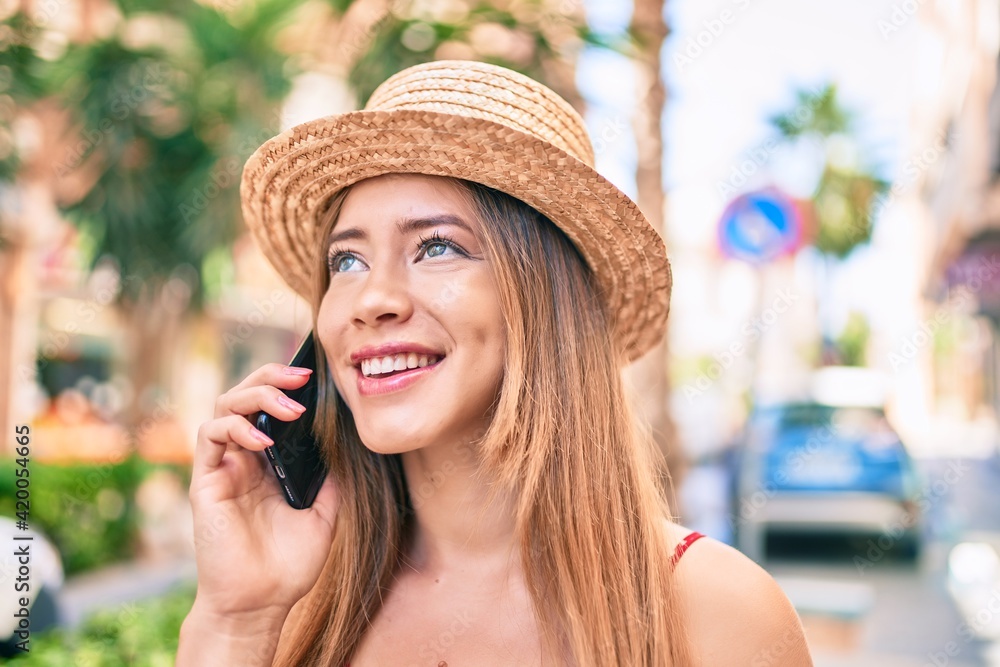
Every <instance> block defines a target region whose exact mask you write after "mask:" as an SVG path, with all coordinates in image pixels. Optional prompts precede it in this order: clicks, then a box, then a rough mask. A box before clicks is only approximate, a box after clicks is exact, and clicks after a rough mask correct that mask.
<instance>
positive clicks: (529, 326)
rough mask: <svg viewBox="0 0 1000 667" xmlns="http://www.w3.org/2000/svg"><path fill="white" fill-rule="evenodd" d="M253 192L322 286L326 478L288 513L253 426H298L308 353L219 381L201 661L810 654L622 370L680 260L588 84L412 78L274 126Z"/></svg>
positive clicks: (253, 220)
mask: <svg viewBox="0 0 1000 667" xmlns="http://www.w3.org/2000/svg"><path fill="white" fill-rule="evenodd" d="M241 192H242V196H243V206H244V216H245V218H246V220H247V223H248V225H249V226H250V229H251V230H252V232H253V234H254V236H255V238H256V240H257V242H258V243H259V244H260V247H261V248H262V250H263V251H264V253H265V254H266V255H267V256H268V258H269V259H270V260H271V262H272V263H273V264H274V266H275V267H276V268H277V269H278V271H279V272H280V273H281V274H282V276H283V277H284V278H285V280H286V281H287V282H288V283H289V284H290V285H291V286H292V287H293V288H294V289H296V291H298V292H299V293H300V294H303V295H304V296H306V298H308V299H310V300H311V302H312V303H313V304H314V332H315V335H316V339H317V345H318V348H317V349H318V350H321V351H322V354H318V355H317V356H318V357H319V363H318V368H317V370H316V373H317V375H318V380H319V385H320V388H321V389H320V411H319V416H318V431H319V433H320V434H321V435H322V440H323V443H324V446H325V455H326V457H327V460H328V462H329V465H330V474H329V475H328V477H327V479H326V481H325V483H324V485H323V487H322V489H321V491H320V493H319V495H318V496H317V498H316V501H315V503H314V504H313V505H312V507H311V508H309V509H307V510H295V509H292V508H291V507H289V506H288V505H287V504H286V502H285V501H284V499H283V497H282V494H281V490H280V488H279V486H278V484H277V483H276V480H275V479H273V478H272V476H270V474H269V473H268V472H267V471H266V465H265V463H264V462H263V460H262V458H261V456H260V454H259V452H260V451H261V450H262V449H263V448H264V447H266V446H267V445H268V444H269V442H268V440H267V438H266V437H262V435H263V434H260V433H259V432H256V430H255V429H254V428H253V427H252V426H251V424H250V423H249V422H248V416H250V415H252V414H254V413H255V412H257V411H258V410H266V411H267V412H269V413H270V414H272V415H275V416H276V417H278V418H279V419H283V420H293V419H295V418H297V417H298V416H299V415H300V414H301V407H300V406H296V405H295V404H293V403H292V402H290V401H289V400H288V399H287V397H285V396H284V395H283V393H282V391H281V390H282V389H292V388H296V387H300V386H302V384H304V383H305V381H306V379H307V378H306V375H307V374H308V371H303V370H302V369H295V368H288V367H285V366H283V365H280V364H269V365H266V366H264V367H262V368H260V369H258V370H257V371H255V372H253V373H251V374H250V375H249V376H248V377H247V378H246V379H245V380H244V381H243V382H241V383H240V384H239V385H237V386H236V387H234V388H233V389H231V390H230V391H228V392H227V393H225V394H224V395H222V396H221V397H220V398H219V400H218V402H217V405H216V414H215V419H213V420H212V421H209V422H207V423H205V424H204V425H203V426H202V428H201V430H200V432H199V435H198V442H197V448H196V452H195V463H194V471H193V479H192V483H191V490H190V497H191V501H192V508H193V512H194V518H195V537H196V545H197V560H198V593H197V599H196V601H195V603H194V606H193V608H192V609H191V612H190V614H189V615H188V617H187V619H186V620H185V622H184V626H183V628H182V631H181V637H180V647H179V651H178V657H177V664H178V665H180V666H182V667H186V666H193V665H220V664H224V665H272V664H274V665H282V666H303V665H336V666H341V665H347V664H349V665H351V667H364V666H368V665H393V666H395V665H431V666H437V667H441V666H449V665H450V666H451V667H458V666H460V665H477V666H482V665H487V666H489V665H543V664H544V665H595V666H596V665H601V666H612V665H649V666H653V665H657V666H667V665H671V666H674V667H681V666H687V665H704V666H716V665H717V666H720V667H722V666H725V667H731V666H733V665H775V666H776V665H796V666H798V665H811V664H812V662H811V660H810V657H809V654H808V650H807V648H806V644H805V640H804V636H803V632H802V627H801V624H800V622H799V619H798V617H797V615H796V613H795V610H794V609H793V608H792V606H791V604H790V603H789V601H788V600H787V598H786V597H785V596H784V594H783V593H782V591H781V589H780V588H779V587H778V586H777V584H776V583H775V582H774V580H773V579H772V578H771V577H770V576H769V575H768V574H767V573H766V572H764V571H763V570H762V569H761V568H759V567H758V566H757V565H756V564H754V563H753V562H752V561H751V560H749V559H748V558H746V557H745V556H743V555H741V554H740V553H739V552H737V551H735V550H734V549H732V548H730V547H728V546H726V545H724V544H722V543H720V542H717V541H715V540H713V539H711V538H703V539H700V540H698V539H697V538H698V537H700V535H699V534H697V533H692V531H689V530H687V529H685V528H684V527H682V526H680V525H678V524H677V523H675V522H674V521H673V520H672V515H671V513H670V510H669V508H668V507H667V506H666V503H665V502H664V494H663V492H662V489H660V488H659V487H658V485H657V483H656V481H655V480H656V476H655V463H656V462H655V460H654V458H653V451H654V449H653V447H652V446H651V440H650V438H649V436H648V433H647V432H646V431H645V430H643V429H642V428H639V427H638V426H637V424H636V423H635V422H634V420H633V413H632V411H631V409H630V406H629V404H628V402H627V400H626V396H625V393H624V390H623V385H622V380H621V374H620V373H621V368H622V366H623V365H625V364H627V363H629V362H630V361H632V360H634V359H635V358H637V357H638V356H640V355H641V354H643V353H644V352H646V351H648V350H649V349H650V348H651V347H652V346H653V345H654V344H655V343H656V342H657V341H658V340H659V339H660V337H661V336H662V335H663V334H664V330H665V322H666V318H667V312H668V307H669V296H670V288H671V274H670V265H669V262H668V260H667V256H666V253H665V250H664V246H663V242H662V240H661V239H660V237H659V236H658V235H657V233H656V232H655V231H654V230H653V229H652V228H651V227H650V226H649V224H648V223H647V222H646V220H645V218H644V217H643V216H642V214H641V213H640V212H639V210H638V208H637V207H636V206H635V205H634V204H633V203H632V202H631V201H630V200H629V199H628V198H627V197H626V196H625V195H624V194H623V193H621V192H620V191H618V190H617V189H616V188H615V187H614V186H612V185H611V184H610V183H608V182H607V181H606V180H604V179H603V178H601V177H600V176H599V175H598V174H597V173H596V172H595V171H594V169H593V151H592V149H591V146H590V142H589V140H588V139H587V136H586V133H585V130H584V126H583V121H582V119H581V118H580V117H579V115H578V114H576V113H575V112H574V111H573V109H572V108H571V107H570V106H569V105H568V104H567V103H566V102H565V101H563V100H562V99H560V98H559V97H558V96H556V95H555V94H554V93H553V92H552V91H551V90H549V89H548V88H545V87H544V86H541V85H540V84H538V83H537V82H535V81H532V80H531V79H529V78H527V77H524V76H522V75H519V74H516V73H514V72H511V71H509V70H506V69H503V68H499V67H495V66H491V65H484V64H480V63H473V62H465V61H439V62H434V63H429V64H427V65H422V66H418V67H413V68H410V69H407V70H404V71H403V72H401V73H399V74H397V75H396V76H394V77H392V78H390V79H389V80H388V81H386V82H385V83H384V84H383V85H382V86H381V87H380V88H379V90H377V91H376V92H375V94H374V95H373V96H372V99H371V100H370V101H369V103H368V105H367V107H366V109H365V110H363V111H358V112H353V113H350V114H342V115H339V116H331V117H327V118H323V119H319V120H316V121H312V122H310V123H306V124H304V125H301V126H298V127H296V128H292V129H291V130H289V131H287V132H285V133H283V134H281V135H279V136H278V137H275V138H274V139H272V140H270V141H268V142H267V143H265V144H264V146H262V147H261V148H260V149H258V151H257V152H256V153H255V154H254V156H252V157H251V159H250V160H249V162H248V163H247V166H246V169H245V171H244V175H243V183H242V190H241ZM304 373H305V374H304ZM682 554H685V555H684V557H683V559H681V558H680V556H681V555H682Z"/></svg>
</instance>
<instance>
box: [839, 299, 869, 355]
mask: <svg viewBox="0 0 1000 667" xmlns="http://www.w3.org/2000/svg"><path fill="white" fill-rule="evenodd" d="M870 336H871V327H870V326H869V325H868V320H867V318H865V316H864V315H863V314H861V313H859V312H856V311H855V312H852V313H851V314H850V316H849V317H848V319H847V325H846V326H845V327H844V330H843V331H842V332H841V333H840V336H839V337H838V338H837V341H836V343H837V352H838V354H839V357H840V363H841V364H842V365H844V366H865V365H866V359H865V353H866V351H867V349H868V339H869V337H870Z"/></svg>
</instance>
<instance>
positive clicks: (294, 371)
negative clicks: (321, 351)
mask: <svg viewBox="0 0 1000 667" xmlns="http://www.w3.org/2000/svg"><path fill="white" fill-rule="evenodd" d="M310 373H312V369H311V368H301V367H299V366H285V375H309V374H310Z"/></svg>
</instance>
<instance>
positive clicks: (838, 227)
mask: <svg viewBox="0 0 1000 667" xmlns="http://www.w3.org/2000/svg"><path fill="white" fill-rule="evenodd" d="M887 187H888V184H887V183H886V182H885V181H883V180H881V179H879V178H877V177H875V176H873V175H871V174H866V173H861V172H858V171H855V170H851V169H844V168H842V167H837V166H834V165H831V164H829V163H828V164H827V165H826V168H825V169H824V170H823V175H822V176H821V177H820V180H819V185H818V187H817V188H816V192H815V194H814V195H813V207H814V208H813V210H814V211H815V214H816V219H817V222H818V224H817V229H816V237H815V238H814V239H813V245H814V246H815V247H816V249H817V250H819V251H820V252H822V253H824V254H826V255H832V256H833V257H836V258H837V259H844V258H845V257H847V256H848V255H849V254H851V252H852V251H853V250H854V249H855V248H856V247H857V246H859V245H863V244H865V243H868V242H869V241H870V240H871V235H872V216H871V210H872V207H873V205H874V203H875V198H876V196H878V195H879V194H880V193H882V192H884V191H885V189H886V188H887Z"/></svg>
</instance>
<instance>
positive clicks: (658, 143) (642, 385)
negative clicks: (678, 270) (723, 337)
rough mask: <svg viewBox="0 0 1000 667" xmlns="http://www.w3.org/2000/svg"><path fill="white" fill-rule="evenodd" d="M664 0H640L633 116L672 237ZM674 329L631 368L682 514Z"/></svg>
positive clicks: (652, 213)
mask: <svg viewBox="0 0 1000 667" xmlns="http://www.w3.org/2000/svg"><path fill="white" fill-rule="evenodd" d="M664 9H665V6H664V0H635V4H634V5H633V10H632V21H631V33H632V36H633V39H634V44H635V47H634V52H633V58H634V60H635V63H636V68H637V71H638V81H639V84H638V98H639V99H638V104H637V105H636V116H635V118H634V119H633V125H634V127H635V135H636V147H637V149H638V160H637V164H636V175H635V176H636V186H637V193H638V194H637V198H638V201H637V202H636V203H638V204H639V208H641V209H642V211H643V212H644V213H645V215H646V217H647V218H648V219H649V222H650V224H652V225H653V227H654V229H656V230H657V231H658V232H660V235H661V236H663V237H666V233H665V227H664V220H663V213H664V208H665V204H666V197H665V196H664V192H663V133H662V129H661V119H662V118H663V112H664V109H665V106H666V86H665V85H664V83H663V74H662V69H661V66H660V54H661V52H662V50H663V43H664V41H665V40H666V38H667V35H668V27H667V24H666V20H665V19H664ZM669 358H670V353H669V330H668V333H667V335H665V336H664V338H663V340H662V341H661V342H660V344H659V345H657V346H656V347H655V348H653V350H651V351H650V352H648V353H647V354H646V355H645V356H643V358H642V359H640V360H638V361H637V362H636V363H634V364H632V365H631V366H630V367H629V368H628V369H627V370H626V374H627V376H628V377H629V378H630V381H631V383H632V384H633V386H635V388H636V393H637V396H638V398H639V399H640V409H641V412H642V415H643V417H644V418H645V419H646V421H647V422H648V423H649V424H650V426H651V428H652V434H653V437H654V439H655V440H656V444H657V447H658V448H659V449H660V451H661V452H662V453H663V455H664V463H665V466H666V472H667V474H668V475H669V480H670V483H671V486H672V489H671V492H672V497H671V498H670V502H671V507H672V508H673V511H674V513H675V514H679V509H680V508H679V498H678V497H677V493H676V491H677V489H678V488H679V487H680V484H681V481H682V479H683V476H684V472H685V468H686V465H687V462H686V459H685V457H684V452H683V449H682V448H681V446H680V442H679V440H678V437H677V428H676V425H675V424H674V420H673V418H672V416H671V414H670V410H669V406H670V383H669V375H668V366H667V365H668V360H669Z"/></svg>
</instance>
